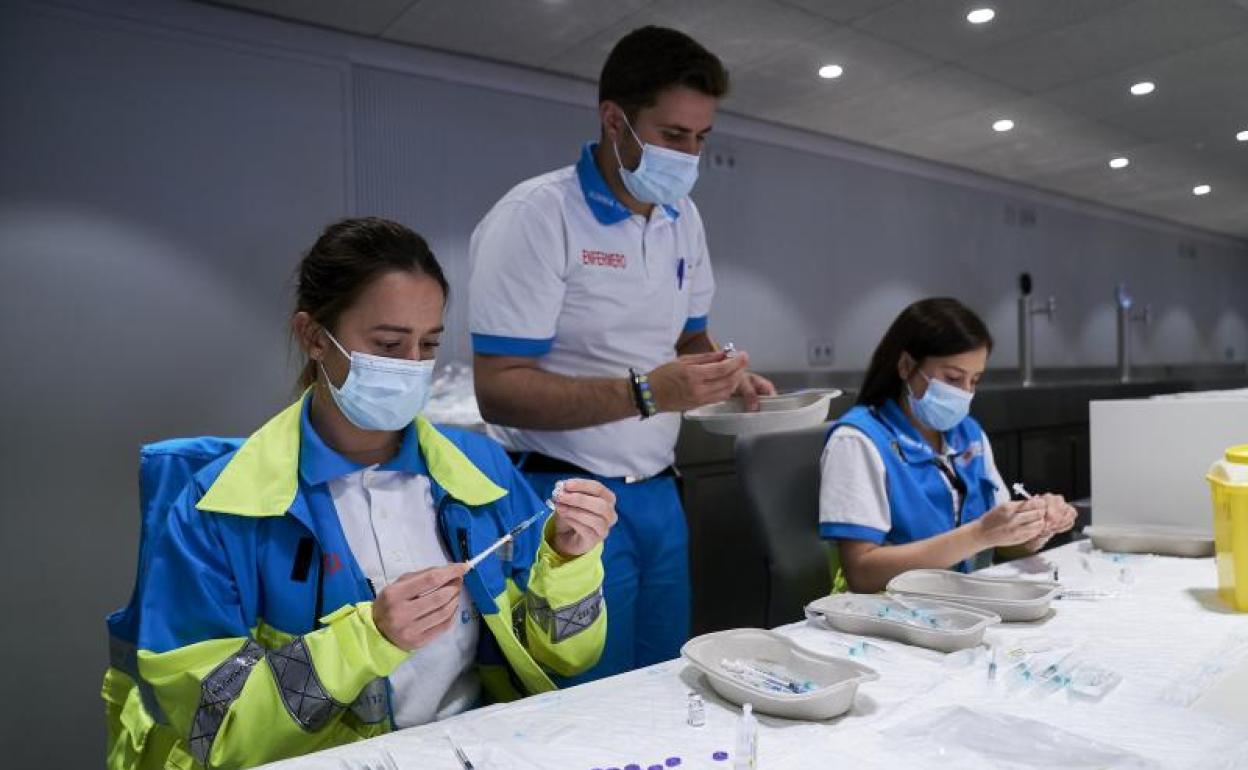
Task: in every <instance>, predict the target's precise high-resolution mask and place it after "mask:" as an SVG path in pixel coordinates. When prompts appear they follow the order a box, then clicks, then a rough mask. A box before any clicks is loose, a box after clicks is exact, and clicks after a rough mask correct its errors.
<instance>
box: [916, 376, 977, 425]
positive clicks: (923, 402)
mask: <svg viewBox="0 0 1248 770" xmlns="http://www.w3.org/2000/svg"><path fill="white" fill-rule="evenodd" d="M919 374H920V375H922V376H923V379H925V380H927V391H926V392H925V393H924V394H923V398H915V397H914V390H912V389H911V390H910V392H909V393H908V394H907V396H906V397H907V398H908V399H909V400H910V412H911V413H912V414H913V415H914V416H915V417H917V418H919V421H920V422H922V423H923V424H924V425H926V426H927V427H929V428H931V429H932V430H937V431H940V432H941V433H944V432H945V431H947V430H953V428H954V427H955V426H956V425H957V424H958V423H960V422H962V421H963V420H964V419H966V416H967V415H968V414H970V413H971V399H972V398H974V394H973V393H968V392H966V391H965V390H962V389H961V388H957V387H954V386H953V385H950V384H949V383H947V382H945V381H944V380H933V379H932V378H931V377H928V376H927V375H926V374H923V370H922V369H920V370H919ZM906 387H907V388H909V387H910V386H909V385H907V386H906Z"/></svg>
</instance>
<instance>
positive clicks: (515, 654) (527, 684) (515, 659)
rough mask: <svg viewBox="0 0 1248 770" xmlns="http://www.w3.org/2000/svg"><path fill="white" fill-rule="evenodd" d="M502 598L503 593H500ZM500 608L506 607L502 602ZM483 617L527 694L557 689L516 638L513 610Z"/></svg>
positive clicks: (483, 615)
mask: <svg viewBox="0 0 1248 770" xmlns="http://www.w3.org/2000/svg"><path fill="white" fill-rule="evenodd" d="M499 598H500V599H501V598H502V595H501V594H500V597H499ZM499 609H500V610H503V609H504V607H503V605H502V604H501V603H500V604H499ZM481 619H482V620H484V621H485V625H486V627H487V628H489V629H490V633H492V634H494V639H495V641H497V642H498V646H499V649H501V650H502V651H503V657H505V658H507V662H508V663H509V664H510V665H511V670H512V671H514V672H515V673H516V677H517V678H518V679H519V680H520V683H521V684H522V685H524V689H525V691H526V694H528V695H537V694H538V693H542V692H550V691H551V690H554V689H555V683H554V682H552V681H550V677H549V676H547V675H546V672H545V671H543V670H542V668H541V666H539V665H537V661H535V660H534V659H533V656H531V655H529V653H528V651H527V650H525V649H524V647H522V646H521V645H520V640H518V639H516V635H515V633H513V632H512V630H511V611H510V609H509V608H508V609H506V611H505V612H498V613H491V614H489V615H486V614H482V615H481Z"/></svg>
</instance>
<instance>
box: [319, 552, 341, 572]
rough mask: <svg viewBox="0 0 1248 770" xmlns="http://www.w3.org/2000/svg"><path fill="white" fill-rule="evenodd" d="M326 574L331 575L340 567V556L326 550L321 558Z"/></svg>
mask: <svg viewBox="0 0 1248 770" xmlns="http://www.w3.org/2000/svg"><path fill="white" fill-rule="evenodd" d="M322 563H323V564H324V567H325V574H326V575H333V574H335V573H337V572H338V570H340V569H342V557H341V556H339V555H338V554H337V553H336V552H334V551H327V552H326V553H325V555H324V557H323V558H322Z"/></svg>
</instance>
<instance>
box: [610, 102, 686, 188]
mask: <svg viewBox="0 0 1248 770" xmlns="http://www.w3.org/2000/svg"><path fill="white" fill-rule="evenodd" d="M624 125H626V126H628V132H629V133H630V134H632V135H633V139H634V140H636V142H637V146H639V147H641V162H640V163H638V164H637V168H636V169H635V170H633V171H629V170H628V169H626V168H624V161H622V160H620V148H619V146H618V145H614V144H613V145H612V147H613V148H614V149H615V160H616V162H617V163H619V164H620V181H622V182H623V183H624V187H625V189H627V190H628V193H629V195H632V196H633V197H634V198H636V199H637V200H639V201H641V202H642V203H655V204H669V205H670V204H673V203H676V202H677V201H679V200H680V199H681V198H684V197H685V196H687V195H688V194H689V191H690V190H692V189H693V185H694V183H695V182H697V181H698V156H697V155H690V154H689V153H687V152H680V151H679V150H669V149H668V148H666V147H659V146H658V145H654V144H646V143H645V142H643V141H641V137H639V136H637V132H636V131H634V130H633V126H632V124H630V123H629V122H628V118H627V117H625V118H624Z"/></svg>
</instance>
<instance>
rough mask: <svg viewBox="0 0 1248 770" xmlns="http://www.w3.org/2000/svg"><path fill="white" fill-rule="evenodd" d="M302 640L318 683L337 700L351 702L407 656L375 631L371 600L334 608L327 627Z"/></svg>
mask: <svg viewBox="0 0 1248 770" xmlns="http://www.w3.org/2000/svg"><path fill="white" fill-rule="evenodd" d="M344 610H345V611H344ZM303 641H304V643H305V644H306V645H307V648H308V654H309V655H311V657H312V660H313V661H315V664H316V673H317V675H318V676H319V677H320V678H321V684H323V685H324V686H325V689H326V690H327V691H328V692H329V694H330V695H331V696H332V697H333V698H334V700H336V701H338V702H339V703H351V702H352V701H354V700H355V699H356V697H358V696H359V694H360V691H361V690H363V689H364V687H365V685H367V684H368V683H369V682H370V681H372V680H373V679H376V678H377V677H379V676H390V674H392V673H393V672H394V670H395V669H396V668H398V667H399V664H400V663H402V662H403V661H405V660H407V655H408V653H407V652H406V651H404V650H401V649H399V648H398V647H395V646H394V645H393V644H391V643H390V641H389V640H388V639H386V637H384V636H382V634H381V632H380V631H378V630H377V626H375V625H374V624H373V603H372V602H360V603H359V604H353V605H347V607H345V608H343V609H341V610H338V611H337V612H335V613H333V614H332V615H331V616H330V622H329V624H328V625H327V626H325V627H324V628H322V629H319V630H317V631H313V632H312V633H310V634H305V635H304V637H303Z"/></svg>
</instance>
